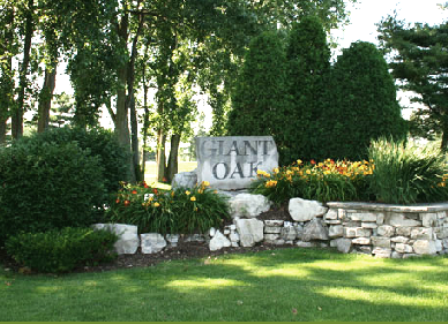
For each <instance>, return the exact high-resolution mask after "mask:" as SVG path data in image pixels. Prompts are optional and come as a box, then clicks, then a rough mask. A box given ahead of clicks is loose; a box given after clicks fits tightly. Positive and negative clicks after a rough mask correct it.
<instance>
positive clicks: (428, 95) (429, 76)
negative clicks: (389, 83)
mask: <svg viewBox="0 0 448 324" xmlns="http://www.w3.org/2000/svg"><path fill="white" fill-rule="evenodd" d="M379 32H380V40H381V42H382V45H383V48H384V49H385V50H386V51H388V52H389V53H391V63H390V67H391V68H392V70H393V75H394V77H395V78H396V79H398V80H400V81H402V82H401V88H402V89H403V90H409V91H412V92H413V94H412V93H411V95H413V97H412V101H413V102H418V103H421V104H423V105H424V106H425V108H423V109H422V108H420V109H418V111H417V112H416V113H415V116H414V118H413V125H412V126H413V127H412V128H411V131H412V135H417V136H423V137H427V138H431V137H432V136H433V134H434V133H439V134H440V133H442V134H443V136H442V143H441V146H442V149H446V148H447V147H448V108H447V104H446V103H447V102H448V92H447V91H446V88H447V86H448V77H447V74H446V71H447V69H448V51H447V48H448V37H447V33H448V22H444V23H442V24H440V25H435V26H429V25H423V24H415V25H414V26H412V27H411V26H409V25H405V23H404V22H402V21H397V20H396V19H395V18H393V17H387V18H386V19H385V20H383V21H382V22H381V24H380V26H379ZM415 94H417V95H415Z"/></svg>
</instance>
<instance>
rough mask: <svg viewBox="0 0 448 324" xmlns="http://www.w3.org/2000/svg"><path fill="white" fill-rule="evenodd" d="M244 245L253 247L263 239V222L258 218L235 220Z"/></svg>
mask: <svg viewBox="0 0 448 324" xmlns="http://www.w3.org/2000/svg"><path fill="white" fill-rule="evenodd" d="M234 222H235V225H236V228H237V231H238V233H239V235H240V245H241V246H242V247H252V246H254V245H255V243H257V242H261V241H262V240H263V222H262V221H260V220H258V219H237V220H234Z"/></svg>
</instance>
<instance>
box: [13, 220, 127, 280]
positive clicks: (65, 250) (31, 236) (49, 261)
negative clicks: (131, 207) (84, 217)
mask: <svg viewBox="0 0 448 324" xmlns="http://www.w3.org/2000/svg"><path fill="white" fill-rule="evenodd" d="M117 239H118V237H117V235H116V234H114V233H111V232H109V231H107V230H93V229H91V228H71V227H66V228H63V229H61V230H52V231H48V232H45V233H22V234H18V235H14V236H10V237H9V238H8V240H7V241H6V245H5V246H6V251H7V253H8V255H9V256H11V257H12V258H13V259H14V260H15V261H16V262H17V263H19V264H20V265H22V266H26V267H28V268H30V269H31V270H35V271H38V272H49V273H59V272H68V271H70V270H73V269H74V268H76V267H77V266H81V265H94V264H98V263H100V262H106V261H111V260H113V259H114V258H115V257H116V254H115V253H114V252H113V247H114V244H115V242H116V241H117Z"/></svg>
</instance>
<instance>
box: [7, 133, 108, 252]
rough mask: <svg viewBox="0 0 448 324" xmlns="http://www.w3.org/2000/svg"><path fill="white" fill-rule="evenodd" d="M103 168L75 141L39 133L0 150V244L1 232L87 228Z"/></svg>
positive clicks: (95, 207) (97, 198)
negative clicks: (51, 140) (45, 137)
mask: <svg viewBox="0 0 448 324" xmlns="http://www.w3.org/2000/svg"><path fill="white" fill-rule="evenodd" d="M102 174H103V167H102V166H101V165H100V162H99V158H98V157H97V156H91V155H90V152H89V151H88V150H84V151H83V150H82V149H80V148H79V147H78V145H77V144H76V143H67V144H63V145H59V144H55V143H48V142H44V141H42V140H41V139H40V138H39V137H33V138H26V139H23V140H20V141H17V142H14V143H13V144H12V145H11V146H10V147H7V148H3V149H1V150H0V184H1V185H0V245H2V244H3V242H4V240H5V239H6V236H7V235H14V234H16V233H19V232H30V233H36V232H45V231H48V230H50V229H54V228H63V227H80V226H89V225H91V224H92V223H94V222H95V221H96V220H97V219H96V217H97V216H98V215H97V210H98V208H99V207H101V204H102V202H103V198H104V192H105V191H104V186H103V179H102Z"/></svg>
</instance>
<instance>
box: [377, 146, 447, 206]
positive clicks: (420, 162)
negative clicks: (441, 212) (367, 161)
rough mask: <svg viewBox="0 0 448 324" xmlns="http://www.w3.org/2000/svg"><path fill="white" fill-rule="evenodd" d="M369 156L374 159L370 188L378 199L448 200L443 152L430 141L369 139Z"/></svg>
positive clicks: (389, 201) (397, 200)
mask: <svg viewBox="0 0 448 324" xmlns="http://www.w3.org/2000/svg"><path fill="white" fill-rule="evenodd" d="M369 157H370V158H371V159H373V160H374V161H375V171H374V173H373V176H372V179H371V183H370V186H371V192H372V193H373V194H374V195H375V197H376V200H377V201H378V202H384V203H397V204H411V203H419V202H423V203H426V202H436V201H446V200H448V187H446V185H445V181H444V180H446V179H445V178H444V176H445V177H446V174H447V173H448V166H447V161H446V155H445V154H444V153H442V152H440V150H439V149H438V147H436V145H435V144H434V143H429V144H427V145H425V146H424V147H423V146H419V145H417V144H416V143H415V142H412V141H410V142H409V143H407V144H406V145H405V144H404V143H403V142H394V141H387V140H385V139H384V138H382V139H380V140H378V141H376V142H373V143H372V145H371V146H370V148H369Z"/></svg>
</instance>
